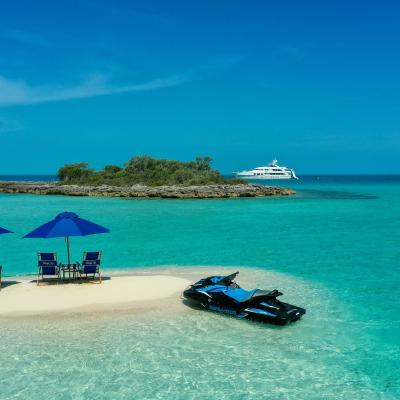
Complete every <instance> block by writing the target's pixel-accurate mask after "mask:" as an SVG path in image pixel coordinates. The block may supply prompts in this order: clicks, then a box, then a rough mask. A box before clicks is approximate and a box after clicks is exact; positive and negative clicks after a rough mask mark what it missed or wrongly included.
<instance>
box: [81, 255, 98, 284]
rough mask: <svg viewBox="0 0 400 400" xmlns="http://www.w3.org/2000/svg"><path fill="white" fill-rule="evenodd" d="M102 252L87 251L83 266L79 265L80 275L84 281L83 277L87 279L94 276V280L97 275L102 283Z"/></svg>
mask: <svg viewBox="0 0 400 400" xmlns="http://www.w3.org/2000/svg"><path fill="white" fill-rule="evenodd" d="M101 254H102V252H101V251H85V252H84V253H83V260H82V264H80V263H77V264H78V268H79V274H80V277H81V279H82V275H85V277H86V279H87V278H88V275H92V277H93V279H94V278H95V276H96V275H98V277H99V283H101V274H100V263H101Z"/></svg>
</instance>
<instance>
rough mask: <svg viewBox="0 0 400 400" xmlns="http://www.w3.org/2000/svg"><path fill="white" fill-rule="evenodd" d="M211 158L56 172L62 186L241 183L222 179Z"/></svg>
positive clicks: (69, 167)
mask: <svg viewBox="0 0 400 400" xmlns="http://www.w3.org/2000/svg"><path fill="white" fill-rule="evenodd" d="M211 162H212V158H211V157H196V159H195V160H194V161H188V162H181V161H175V160H165V159H156V158H152V157H148V156H137V157H132V158H131V159H130V160H129V161H128V162H127V163H126V164H125V165H124V167H119V166H117V165H106V166H105V167H104V168H103V169H101V170H99V171H96V170H95V169H93V168H91V167H90V166H89V164H88V163H85V162H81V163H76V164H66V165H64V166H63V167H61V168H60V169H59V170H58V174H57V175H58V178H59V180H60V182H61V183H62V184H71V185H72V184H76V185H113V186H128V185H135V184H143V185H147V186H162V185H184V186H189V185H210V184H238V183H245V182H244V181H242V180H241V179H231V178H225V177H224V176H222V175H221V174H220V172H218V171H216V170H214V169H213V168H212V166H211Z"/></svg>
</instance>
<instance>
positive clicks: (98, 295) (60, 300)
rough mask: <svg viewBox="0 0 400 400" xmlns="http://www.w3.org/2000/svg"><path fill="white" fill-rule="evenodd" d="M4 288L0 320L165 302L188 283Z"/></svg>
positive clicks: (118, 280)
mask: <svg viewBox="0 0 400 400" xmlns="http://www.w3.org/2000/svg"><path fill="white" fill-rule="evenodd" d="M17 281H18V283H14V284H12V285H7V282H4V286H3V288H2V290H1V291H0V316H12V315H24V314H41V313H47V312H57V311H67V310H75V311H90V310H93V309H96V310H102V309H104V310H105V309H110V308H111V309H113V308H115V309H118V308H119V307H124V306H125V307H126V306H127V305H129V304H132V303H133V304H134V303H140V304H143V302H149V301H153V300H160V299H166V298H169V297H173V296H175V297H176V298H179V295H180V293H181V292H182V291H183V290H184V289H185V287H186V286H187V285H188V284H189V283H190V282H189V281H188V280H186V279H183V278H178V277H174V276H168V275H149V276H119V277H118V276H116V277H111V278H110V279H108V280H103V282H102V283H101V284H96V283H89V282H85V283H68V284H63V283H61V284H59V285H57V284H51V285H39V286H37V285H36V283H35V282H33V281H31V280H25V279H24V280H17Z"/></svg>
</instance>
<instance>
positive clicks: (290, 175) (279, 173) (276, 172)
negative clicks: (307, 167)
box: [234, 159, 298, 179]
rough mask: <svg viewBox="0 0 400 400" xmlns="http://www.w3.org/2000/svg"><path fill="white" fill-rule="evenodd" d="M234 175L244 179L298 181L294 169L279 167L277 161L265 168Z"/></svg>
mask: <svg viewBox="0 0 400 400" xmlns="http://www.w3.org/2000/svg"><path fill="white" fill-rule="evenodd" d="M234 174H235V175H236V176H237V177H238V178H243V179H298V178H297V176H296V173H295V171H294V169H291V168H288V167H281V166H279V165H278V160H276V159H275V160H272V161H271V162H270V163H269V164H268V165H266V166H264V167H257V168H254V169H251V170H246V171H241V172H234Z"/></svg>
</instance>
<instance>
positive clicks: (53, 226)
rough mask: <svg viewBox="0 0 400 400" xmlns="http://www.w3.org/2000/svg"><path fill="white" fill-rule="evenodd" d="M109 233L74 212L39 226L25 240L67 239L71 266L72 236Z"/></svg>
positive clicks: (66, 213)
mask: <svg viewBox="0 0 400 400" xmlns="http://www.w3.org/2000/svg"><path fill="white" fill-rule="evenodd" d="M108 232H110V230H109V229H107V228H105V227H104V226H101V225H98V224H95V223H94V222H90V221H88V220H86V219H83V218H79V216H78V215H77V214H75V213H73V212H63V213H61V214H58V215H57V216H56V217H55V218H54V219H52V220H51V221H49V222H47V223H45V224H43V225H41V226H39V227H38V228H36V229H34V230H33V231H32V232H29V233H28V234H26V235H25V236H24V238H43V239H49V238H56V237H65V238H66V242H67V250H68V264H70V248H69V237H70V236H87V235H95V234H97V233H108Z"/></svg>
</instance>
